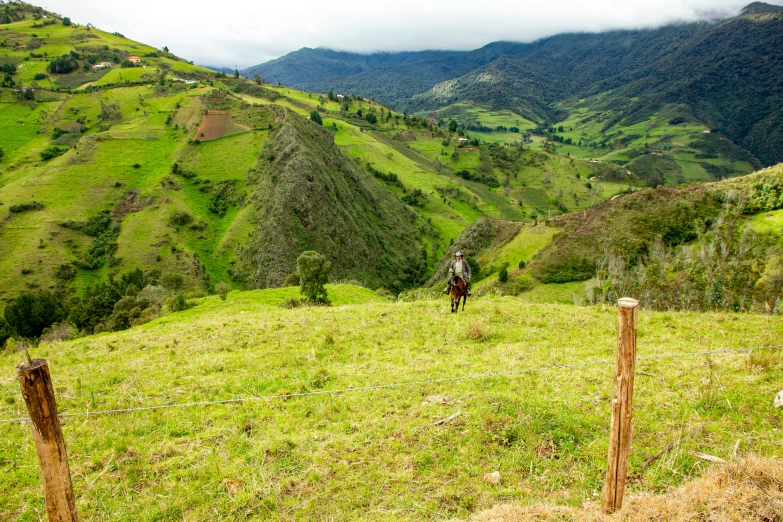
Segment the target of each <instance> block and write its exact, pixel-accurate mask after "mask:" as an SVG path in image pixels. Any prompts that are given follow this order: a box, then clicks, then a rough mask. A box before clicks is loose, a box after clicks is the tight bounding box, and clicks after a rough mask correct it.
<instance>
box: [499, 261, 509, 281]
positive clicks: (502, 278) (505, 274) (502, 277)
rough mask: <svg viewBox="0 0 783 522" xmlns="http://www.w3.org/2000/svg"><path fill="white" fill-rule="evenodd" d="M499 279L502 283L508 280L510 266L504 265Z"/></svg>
mask: <svg viewBox="0 0 783 522" xmlns="http://www.w3.org/2000/svg"><path fill="white" fill-rule="evenodd" d="M498 281H500V282H501V283H507V282H508V268H507V267H506V265H503V267H502V268H501V269H500V273H499V274H498Z"/></svg>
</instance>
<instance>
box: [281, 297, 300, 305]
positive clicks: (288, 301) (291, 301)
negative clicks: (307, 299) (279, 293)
mask: <svg viewBox="0 0 783 522" xmlns="http://www.w3.org/2000/svg"><path fill="white" fill-rule="evenodd" d="M303 303H304V299H298V298H296V297H286V298H285V299H284V300H283V302H282V303H280V307H281V308H299V307H300V306H302V304H303Z"/></svg>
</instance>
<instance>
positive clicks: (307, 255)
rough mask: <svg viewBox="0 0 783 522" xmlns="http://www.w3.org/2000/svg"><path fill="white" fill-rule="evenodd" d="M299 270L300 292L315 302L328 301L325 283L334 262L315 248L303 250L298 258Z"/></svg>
mask: <svg viewBox="0 0 783 522" xmlns="http://www.w3.org/2000/svg"><path fill="white" fill-rule="evenodd" d="M296 266H297V271H298V272H299V292H300V293H301V294H302V295H304V296H305V297H307V298H308V299H310V300H311V301H313V302H314V303H326V302H328V299H327V294H326V288H325V287H324V285H325V284H326V283H327V281H328V280H329V272H330V271H331V269H332V264H331V263H330V262H329V260H328V259H326V257H325V256H323V255H321V254H319V253H318V252H316V251H314V250H308V251H305V252H302V253H301V254H300V256H299V257H298V258H297V260H296Z"/></svg>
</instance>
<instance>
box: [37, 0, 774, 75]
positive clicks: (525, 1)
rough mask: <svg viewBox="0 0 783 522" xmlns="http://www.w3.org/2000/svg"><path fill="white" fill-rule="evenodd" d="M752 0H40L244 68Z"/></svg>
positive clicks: (583, 27)
mask: <svg viewBox="0 0 783 522" xmlns="http://www.w3.org/2000/svg"><path fill="white" fill-rule="evenodd" d="M28 1H31V2H32V3H34V4H38V2H36V1H35V0H28ZM750 1H751V0H624V1H618V0H592V1H589V2H586V1H584V0H516V1H510V0H472V1H465V0H449V1H445V0H437V1H430V0H394V1H385V2H377V1H373V0H369V1H367V0H361V1H357V0H341V1H332V2H330V1H323V0H321V1H315V0H295V1H293V2H291V1H285V0H277V1H274V2H272V1H269V0H222V1H217V2H216V1H214V0H211V1H204V0H187V1H185V0H134V1H133V2H128V1H122V2H121V1H119V0H41V3H40V5H42V6H43V7H44V8H46V9H48V10H50V11H54V12H57V13H60V14H62V15H64V16H70V17H71V19H72V20H73V21H75V22H77V23H81V24H86V23H92V24H93V25H95V26H96V27H99V28H101V29H104V30H107V31H112V32H113V31H118V32H120V33H122V34H124V35H125V36H126V37H128V38H131V39H133V40H137V41H141V42H144V43H146V44H150V45H153V46H155V47H163V46H164V45H166V46H168V47H169V49H170V50H171V51H172V52H173V53H175V54H177V55H179V56H182V57H183V58H186V59H188V60H193V61H195V62H196V63H198V64H202V65H219V66H227V67H233V66H235V65H237V66H239V68H240V69H242V68H244V67H249V66H251V65H256V64H259V63H263V62H265V61H268V60H271V59H273V58H277V57H279V56H282V55H284V54H286V53H288V52H291V51H294V50H296V49H299V48H301V47H328V48H332V49H340V50H347V51H355V52H373V51H402V50H406V51H407V50H422V49H453V50H468V49H475V48H478V47H481V46H482V45H485V44H487V43H489V42H493V41H497V40H512V41H519V42H529V41H532V40H535V39H538V38H541V37H544V36H550V35H553V34H556V33H561V32H573V31H602V30H607V29H618V28H619V29H626V28H629V29H630V28H642V27H655V26H658V25H662V24H666V23H669V22H676V21H692V20H696V19H701V18H709V17H715V16H721V15H727V14H735V13H737V12H739V10H740V9H741V8H742V7H743V6H744V5H746V4H748V3H750ZM769 3H776V4H780V3H783V0H772V1H771V2H769Z"/></svg>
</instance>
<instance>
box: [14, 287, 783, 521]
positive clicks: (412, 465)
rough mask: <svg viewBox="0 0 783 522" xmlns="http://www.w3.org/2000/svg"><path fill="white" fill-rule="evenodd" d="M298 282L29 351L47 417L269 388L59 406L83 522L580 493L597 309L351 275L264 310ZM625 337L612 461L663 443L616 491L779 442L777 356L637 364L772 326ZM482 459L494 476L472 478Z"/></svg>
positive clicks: (25, 478)
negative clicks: (624, 418) (428, 295)
mask: <svg viewBox="0 0 783 522" xmlns="http://www.w3.org/2000/svg"><path fill="white" fill-rule="evenodd" d="M547 286H552V285H547ZM533 291H535V290H533ZM296 294H297V292H296V289H295V288H289V289H276V290H272V291H256V292H232V293H231V294H229V296H228V300H227V301H225V302H223V301H220V300H219V299H218V298H217V297H210V298H208V299H206V300H199V303H200V304H198V305H197V306H196V307H194V308H192V309H190V310H187V311H185V312H180V313H176V314H170V315H167V316H164V317H162V318H160V319H157V320H155V321H153V322H152V323H149V324H147V325H144V326H141V327H136V328H133V329H131V330H128V331H125V332H120V333H112V334H101V335H98V336H93V337H86V338H82V339H76V340H74V341H70V342H67V343H54V344H47V345H42V346H40V347H34V348H33V349H32V355H33V357H44V358H46V359H47V360H48V361H49V365H50V368H51V373H52V377H53V380H54V385H55V389H56V390H57V399H58V406H59V409H60V411H61V412H62V413H78V412H83V411H88V410H89V411H91V412H96V411H99V410H104V409H112V408H133V407H142V406H154V405H161V404H175V403H186V402H202V401H219V400H226V399H236V398H253V397H265V396H270V397H273V398H270V399H267V400H258V401H248V402H242V403H230V404H222V405H218V404H216V405H212V406H206V405H205V406H199V407H192V408H178V409H167V410H157V411H142V412H134V413H126V414H114V415H97V416H92V417H72V418H67V419H64V421H63V432H64V436H65V439H66V441H67V444H68V451H69V461H70V467H71V472H72V476H73V482H74V491H75V495H76V503H77V508H78V510H79V514H80V516H81V517H82V518H85V519H113V520H114V519H142V518H143V519H146V520H171V519H183V520H185V519H186V520H194V519H198V520H200V519H207V518H209V519H221V520H270V519H271V520H313V519H316V520H323V519H340V520H349V519H366V518H368V517H369V518H372V519H373V520H443V519H448V518H451V517H458V518H461V519H466V518H468V516H469V515H470V514H471V513H474V512H477V511H479V510H481V509H484V508H488V507H491V506H493V505H495V504H498V503H505V502H513V503H522V504H528V503H536V502H542V501H546V502H550V503H559V504H567V505H572V506H576V505H581V504H582V503H583V502H585V501H586V500H595V499H597V498H599V497H598V495H600V488H601V484H602V480H603V474H604V470H605V465H606V448H607V443H608V442H607V441H608V433H607V432H608V424H609V416H610V402H611V391H612V375H613V371H614V351H615V343H616V335H617V334H616V328H617V312H616V310H615V309H614V308H612V307H606V308H601V307H590V308H582V307H576V306H573V305H539V304H529V303H526V302H525V301H523V300H521V299H517V298H510V297H504V298H498V297H483V298H476V299H471V300H469V302H468V306H467V308H466V312H465V313H464V314H459V315H453V314H450V313H449V311H448V305H447V302H446V298H445V297H443V298H441V299H437V300H422V301H415V302H400V303H388V302H383V300H381V299H380V298H378V297H377V296H374V295H373V294H372V293H371V292H369V291H367V290H364V289H360V288H357V287H349V286H330V287H329V294H330V297H331V298H332V299H333V301H334V302H335V305H336V306H333V307H331V308H304V309H293V310H285V309H281V308H279V307H277V306H275V305H276V304H278V303H280V302H281V301H282V300H283V299H284V298H286V297H293V296H296ZM347 303H357V304H347ZM638 331H639V338H638V345H637V346H638V347H637V356H638V358H639V361H638V363H637V378H636V383H635V390H634V427H635V429H634V440H633V443H632V452H631V457H630V464H629V470H630V473H631V474H632V475H633V474H634V473H636V472H637V471H638V470H639V469H640V467H641V466H642V464H643V463H644V462H645V461H646V460H647V459H648V458H649V457H651V456H652V455H654V454H655V453H657V452H658V451H659V450H660V449H661V448H662V447H664V446H665V445H666V444H667V443H668V442H671V441H675V442H676V441H677V440H680V442H679V444H676V445H675V446H674V448H673V449H672V451H671V452H669V453H667V454H665V455H664V456H663V457H662V458H660V459H659V460H657V461H656V462H655V463H654V464H653V465H652V466H651V467H650V468H649V469H647V470H646V472H645V473H644V475H643V476H642V479H643V480H638V481H637V480H634V481H632V482H631V483H630V484H629V491H628V492H627V494H631V495H632V494H635V493H637V492H639V491H654V492H664V491H666V490H667V489H668V488H669V487H672V486H675V485H677V484H680V483H682V482H684V481H687V480H688V479H690V478H692V477H694V476H696V475H699V474H700V473H702V471H703V469H704V467H705V466H706V465H707V464H705V463H704V461H701V460H699V459H698V458H696V457H695V456H694V455H693V452H701V453H706V454H709V455H715V456H718V457H721V458H724V459H731V458H732V456H733V455H734V453H735V452H736V454H737V455H739V456H742V455H745V454H747V453H749V452H753V453H754V454H757V455H760V456H774V455H778V454H779V448H778V446H779V444H778V438H779V437H778V434H777V429H778V426H779V423H780V414H779V413H778V412H777V411H776V410H775V409H774V408H773V406H772V398H773V397H774V395H775V393H776V392H777V391H778V389H779V382H780V379H781V377H783V367H782V366H781V357H780V354H779V352H778V351H767V352H758V353H753V354H747V353H742V354H737V353H716V354H712V355H697V356H693V357H685V358H676V359H666V358H665V359H659V360H649V359H648V358H650V357H653V356H661V355H663V356H665V355H671V354H686V353H692V352H699V351H710V350H721V349H724V348H728V349H734V348H750V347H759V346H764V345H769V344H775V343H777V342H778V340H779V339H780V338H781V336H783V327H782V326H781V323H780V321H777V320H776V319H775V318H774V317H769V316H762V315H747V316H742V317H741V320H739V318H738V317H737V316H736V315H732V314H697V313H653V312H642V313H640V317H639V326H638ZM576 332H578V335H575V333H576ZM22 359H23V357H22V355H21V354H20V353H8V352H6V353H4V354H2V355H0V368H4V370H3V371H2V372H0V395H2V397H3V399H4V400H3V402H2V404H1V405H0V418H2V419H7V418H14V417H24V416H25V411H24V404H23V401H22V399H21V396H20V393H19V388H18V383H17V379H16V375H15V369H14V368H15V365H16V364H18V363H19V362H21V360H22ZM586 363H596V364H594V365H587V366H584V365H585V364H586ZM571 365H580V367H578V368H571V367H569V366H571ZM553 366H554V367H556V368H553V369H550V370H547V371H543V370H542V371H532V372H530V373H520V374H517V375H502V376H497V377H483V378H477V379H467V380H457V381H448V382H440V383H439V382H428V383H421V384H415V385H410V386H402V387H396V388H389V389H384V388H379V389H372V390H363V391H354V392H348V393H343V394H323V395H310V396H301V397H300V396H292V395H291V394H296V393H307V392H328V391H332V390H344V389H351V388H363V387H366V386H381V387H382V386H385V385H388V384H393V383H405V382H414V381H415V382H419V381H428V380H430V379H440V378H448V377H460V376H469V375H482V374H494V373H497V372H527V371H528V370H532V369H535V368H540V367H553ZM701 424H704V429H703V431H702V433H701V434H700V435H699V436H698V437H695V438H693V439H688V438H685V437H684V435H685V434H687V433H689V432H691V431H692V430H693V429H694V428H695V427H697V426H699V425H701ZM0 435H1V436H0V455H2V460H0V462H2V464H0V465H2V466H3V473H1V474H0V499H2V501H0V517H2V518H3V519H8V520H20V521H27V520H38V519H39V518H40V513H41V512H42V509H43V507H42V489H41V483H40V475H39V471H38V466H37V462H36V459H37V457H36V453H35V448H34V445H33V442H32V437H31V434H30V427H29V425H27V424H20V423H10V424H0ZM493 471H499V472H500V474H501V476H502V481H501V483H500V484H499V485H492V484H489V483H488V482H486V481H484V480H483V478H482V477H483V476H484V474H486V473H490V472H493Z"/></svg>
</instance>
